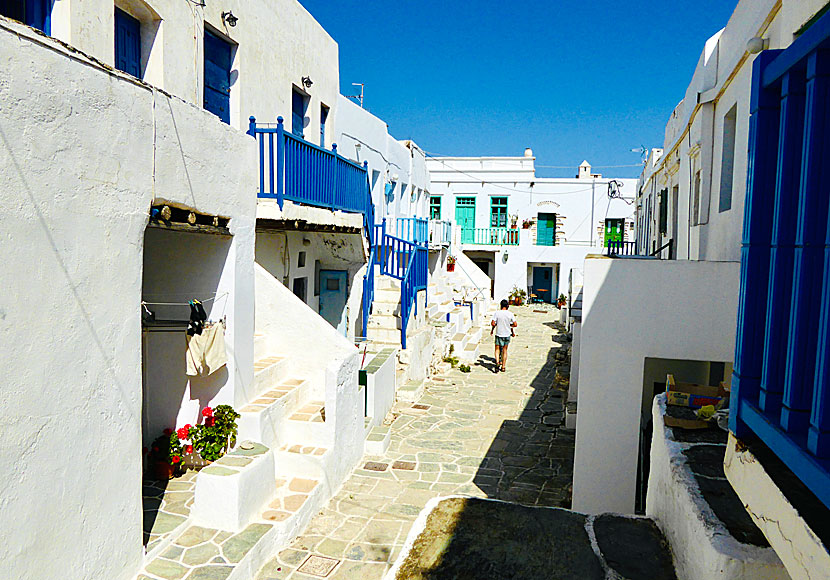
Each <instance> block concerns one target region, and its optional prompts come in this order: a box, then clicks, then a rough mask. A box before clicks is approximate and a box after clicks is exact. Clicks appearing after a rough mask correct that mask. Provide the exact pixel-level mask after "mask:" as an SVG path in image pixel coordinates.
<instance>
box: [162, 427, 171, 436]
mask: <svg viewBox="0 0 830 580" xmlns="http://www.w3.org/2000/svg"><path fill="white" fill-rule="evenodd" d="M164 434H165V435H172V434H173V430H172V429H171V428H170V427H168V428H167V429H165V430H164Z"/></svg>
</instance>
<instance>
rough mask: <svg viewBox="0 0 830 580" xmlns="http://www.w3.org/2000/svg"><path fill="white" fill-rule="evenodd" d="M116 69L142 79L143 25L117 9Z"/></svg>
mask: <svg viewBox="0 0 830 580" xmlns="http://www.w3.org/2000/svg"><path fill="white" fill-rule="evenodd" d="M115 68H117V69H118V70H120V71H123V72H125V73H127V74H131V75H133V76H134V77H136V78H141V24H139V22H138V20H137V19H135V18H133V17H132V16H130V15H129V14H127V13H126V12H124V11H123V10H121V9H119V8H116V9H115Z"/></svg>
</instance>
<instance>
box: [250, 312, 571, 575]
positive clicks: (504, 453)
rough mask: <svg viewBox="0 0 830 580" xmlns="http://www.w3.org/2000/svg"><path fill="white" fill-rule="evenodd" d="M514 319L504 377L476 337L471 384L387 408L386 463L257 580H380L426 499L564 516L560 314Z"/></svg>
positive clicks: (437, 387) (451, 382)
mask: <svg viewBox="0 0 830 580" xmlns="http://www.w3.org/2000/svg"><path fill="white" fill-rule="evenodd" d="M513 310H514V312H515V313H516V315H517V318H518V322H519V327H518V328H517V336H516V338H514V339H513V341H512V342H511V345H510V350H509V356H508V361H507V367H508V371H507V372H506V373H498V374H496V373H494V372H493V368H494V362H493V358H492V357H493V346H492V340H493V339H492V337H491V336H490V335H489V332H485V333H483V338H482V344H481V357H480V358H479V360H478V362H477V363H476V364H475V365H474V366H473V367H472V369H471V372H469V373H462V372H461V371H460V370H459V369H458V368H454V369H452V370H450V371H448V372H447V373H445V374H444V375H440V376H436V377H433V378H432V379H431V380H429V381H427V383H426V385H425V388H424V394H423V396H422V397H421V399H420V400H419V401H418V402H417V403H415V404H414V405H413V404H412V403H398V404H396V406H395V407H394V409H393V411H392V415H391V416H390V417H388V418H387V421H389V420H390V419H392V418H393V417H394V419H393V420H392V421H391V427H390V428H391V444H390V446H389V449H388V452H387V453H386V454H385V455H383V456H379V457H371V456H366V457H364V458H363V460H362V461H361V463H360V465H359V467H358V468H357V469H356V470H355V471H354V473H353V474H352V476H351V477H350V478H349V479H348V480H347V481H346V483H345V484H344V485H343V488H342V489H341V490H340V491H339V492H338V493H337V494H336V495H335V496H334V497H333V498H332V499H331V501H330V502H329V504H328V505H327V507H326V508H325V509H324V510H323V511H321V512H320V513H319V514H318V515H317V516H315V518H314V519H313V520H312V522H311V523H310V524H309V526H308V528H307V529H306V530H305V532H304V533H303V534H302V535H301V536H300V537H298V538H297V539H296V540H295V541H294V542H292V543H291V545H290V546H289V547H287V548H286V549H285V550H283V551H282V552H281V553H280V554H279V556H278V558H276V559H274V560H272V561H271V562H269V563H268V564H267V565H266V566H265V567H264V568H263V569H262V570H261V571H260V573H259V575H258V580H271V579H273V580H276V579H287V578H291V579H292V580H299V579H312V578H320V577H326V578H336V579H347V578H348V579H351V578H355V579H358V578H359V579H363V580H373V579H379V578H382V576H383V575H384V573H385V572H386V571H387V570H388V569H389V568H390V567H391V565H392V563H393V562H394V561H395V559H396V558H397V557H398V554H399V553H400V550H401V548H402V546H403V544H404V542H405V540H406V537H407V534H408V532H409V530H410V527H411V526H412V524H413V522H414V520H415V518H416V517H417V515H418V514H419V512H420V511H421V510H422V509H423V507H424V506H425V504H426V503H427V501H429V500H430V499H432V498H434V497H436V496H445V495H451V494H465V495H469V496H474V497H488V498H497V499H501V500H506V501H511V502H516V503H521V504H524V505H528V506H559V507H569V506H570V484H571V472H572V467H573V446H574V434H573V431H566V430H565V429H564V428H563V427H562V425H563V413H564V408H563V407H564V400H565V392H564V391H561V390H558V389H556V388H555V387H554V382H555V375H556V362H557V361H556V358H555V354H556V352H557V350H558V349H559V347H560V346H563V345H564V344H566V343H565V342H564V336H562V335H561V334H560V333H559V331H558V330H557V329H556V328H555V327H554V325H553V320H554V317H555V316H557V315H558V311H557V310H555V309H553V310H551V311H547V312H544V313H542V312H538V311H534V310H533V309H532V308H530V307H518V308H517V307H514V308H513ZM560 364H566V363H562V362H560ZM309 556H318V558H309Z"/></svg>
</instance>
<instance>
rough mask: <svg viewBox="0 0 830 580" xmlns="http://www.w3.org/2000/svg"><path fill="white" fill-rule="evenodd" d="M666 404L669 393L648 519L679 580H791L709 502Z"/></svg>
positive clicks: (655, 450)
mask: <svg viewBox="0 0 830 580" xmlns="http://www.w3.org/2000/svg"><path fill="white" fill-rule="evenodd" d="M665 401H666V396H665V395H664V394H663V395H658V396H657V397H655V399H654V404H653V405H652V419H653V421H654V430H653V432H652V440H651V461H650V467H649V478H648V495H647V497H646V515H647V516H649V517H651V518H653V519H654V520H655V521H656V522H657V525H658V526H659V527H660V529H661V530H662V531H663V534H664V535H665V536H666V539H667V540H668V542H669V544H671V547H672V554H673V556H674V564H675V569H676V571H677V576H678V578H679V580H698V579H700V580H703V579H709V578H712V579H722V580H756V579H757V580H786V579H787V578H788V576H787V572H786V570H784V566H783V565H782V564H781V561H780V560H779V559H778V556H776V554H775V552H774V551H773V550H772V549H771V548H761V547H759V546H752V545H748V544H742V543H740V542H739V541H737V540H736V539H735V538H734V537H733V536H732V535H731V534H730V533H729V531H728V530H727V529H726V527H725V526H724V525H723V523H722V522H721V521H720V520H719V519H718V517H717V516H716V515H715V513H714V512H713V511H712V508H711V507H709V504H708V503H706V500H705V499H704V498H703V496H702V495H701V493H700V489H699V488H698V486H697V483H696V482H695V479H694V475H693V474H692V472H691V471H690V470H689V468H688V467H687V466H686V460H685V457H684V455H683V453H682V451H683V449H684V448H685V446H684V445H683V444H682V443H679V442H677V441H674V440H673V439H672V437H671V432H670V430H669V429H668V428H667V427H666V426H665V423H664V422H663V415H664V414H665V409H666V406H665V405H666V403H665ZM577 433H578V431H577Z"/></svg>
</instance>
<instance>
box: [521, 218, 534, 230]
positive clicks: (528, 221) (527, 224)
mask: <svg viewBox="0 0 830 580" xmlns="http://www.w3.org/2000/svg"><path fill="white" fill-rule="evenodd" d="M532 227H533V220H532V219H526V220H523V221H522V229H523V230H529V229H530V228H532Z"/></svg>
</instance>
